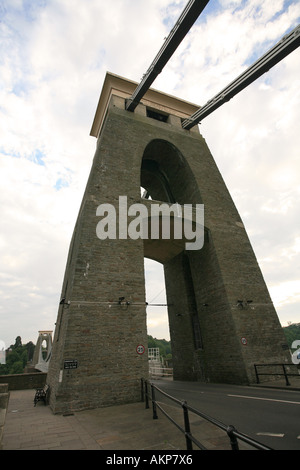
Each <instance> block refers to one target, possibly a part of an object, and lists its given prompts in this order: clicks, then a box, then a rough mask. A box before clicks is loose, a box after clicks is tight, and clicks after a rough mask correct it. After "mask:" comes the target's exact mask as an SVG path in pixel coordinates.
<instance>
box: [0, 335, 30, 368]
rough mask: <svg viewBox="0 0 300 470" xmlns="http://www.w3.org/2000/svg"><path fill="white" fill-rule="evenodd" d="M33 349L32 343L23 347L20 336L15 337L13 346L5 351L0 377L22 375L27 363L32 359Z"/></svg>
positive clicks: (0, 365) (0, 366)
mask: <svg viewBox="0 0 300 470" xmlns="http://www.w3.org/2000/svg"><path fill="white" fill-rule="evenodd" d="M34 348H35V346H34V344H33V343H32V341H29V343H27V344H25V345H24V346H23V345H22V340H21V336H17V337H16V341H15V344H12V345H11V346H10V347H9V348H8V349H7V350H6V361H5V362H6V363H5V364H0V375H8V374H22V373H23V371H24V367H25V366H26V364H27V362H28V361H30V360H31V359H32V358H33V353H34Z"/></svg>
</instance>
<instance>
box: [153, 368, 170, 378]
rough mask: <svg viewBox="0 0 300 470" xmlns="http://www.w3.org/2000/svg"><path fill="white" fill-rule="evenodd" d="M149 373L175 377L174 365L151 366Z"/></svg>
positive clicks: (155, 375) (154, 375) (157, 375)
mask: <svg viewBox="0 0 300 470" xmlns="http://www.w3.org/2000/svg"><path fill="white" fill-rule="evenodd" d="M149 374H150V376H151V377H153V378H154V377H173V368H172V367H163V366H159V367H157V366H151V365H150V366H149Z"/></svg>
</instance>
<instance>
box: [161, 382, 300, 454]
mask: <svg viewBox="0 0 300 470" xmlns="http://www.w3.org/2000/svg"><path fill="white" fill-rule="evenodd" d="M153 383H154V385H156V386H157V387H159V388H161V389H162V390H164V391H165V392H166V393H168V394H169V395H172V396H174V397H175V398H178V399H180V400H186V401H187V403H188V404H189V405H191V406H193V407H194V408H197V409H198V410H199V411H202V412H203V413H205V414H207V415H209V416H211V417H213V418H215V419H218V420H219V421H221V422H223V423H224V424H226V425H229V424H231V425H233V426H235V428H236V429H237V430H238V431H239V432H241V433H244V434H247V435H248V436H250V437H252V438H253V439H255V440H257V441H259V442H261V443H263V444H265V445H267V446H269V447H271V448H272V449H275V450H300V391H292V390H281V389H267V388H259V387H245V386H238V385H224V384H207V383H200V382H180V381H170V380H163V379H161V380H154V381H153ZM156 399H157V400H160V401H163V399H162V395H161V394H157V397H156ZM192 432H193V429H192Z"/></svg>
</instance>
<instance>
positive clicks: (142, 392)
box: [141, 379, 144, 402]
mask: <svg viewBox="0 0 300 470" xmlns="http://www.w3.org/2000/svg"><path fill="white" fill-rule="evenodd" d="M141 402H144V379H141Z"/></svg>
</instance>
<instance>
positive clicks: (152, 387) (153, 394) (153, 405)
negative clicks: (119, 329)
mask: <svg viewBox="0 0 300 470" xmlns="http://www.w3.org/2000/svg"><path fill="white" fill-rule="evenodd" d="M151 397H152V410H153V419H158V416H157V412H156V401H155V390H154V386H153V385H152V384H151Z"/></svg>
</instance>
